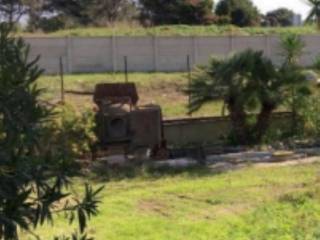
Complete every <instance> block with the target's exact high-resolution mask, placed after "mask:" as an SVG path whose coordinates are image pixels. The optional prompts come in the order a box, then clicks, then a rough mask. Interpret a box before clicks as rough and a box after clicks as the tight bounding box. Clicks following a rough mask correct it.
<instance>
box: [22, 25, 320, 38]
mask: <svg viewBox="0 0 320 240" xmlns="http://www.w3.org/2000/svg"><path fill="white" fill-rule="evenodd" d="M283 33H297V34H317V33H319V32H318V31H317V28H316V27H315V26H302V27H246V28H239V27H235V26H230V25H227V26H216V25H210V26H190V25H165V26H158V27H150V28H144V27H142V26H139V25H130V24H118V25H116V26H115V27H113V28H112V27H104V28H103V27H100V28H93V27H86V28H74V29H66V30H61V31H57V32H53V33H49V34H43V33H20V34H22V35H24V36H37V37H39V36H40V37H41V36H43V37H52V36H58V37H64V36H77V37H106V36H221V35H231V34H233V35H241V36H248V35H273V34H283Z"/></svg>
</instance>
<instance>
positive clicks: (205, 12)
mask: <svg viewBox="0 0 320 240" xmlns="http://www.w3.org/2000/svg"><path fill="white" fill-rule="evenodd" d="M140 4H141V6H142V8H141V18H142V20H145V19H148V20H150V21H151V22H152V23H153V24H156V25H161V24H206V23H208V21H210V19H211V18H212V16H213V13H212V11H213V1H212V0H140Z"/></svg>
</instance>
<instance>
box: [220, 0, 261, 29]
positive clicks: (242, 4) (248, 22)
mask: <svg viewBox="0 0 320 240" xmlns="http://www.w3.org/2000/svg"><path fill="white" fill-rule="evenodd" d="M215 13H216V14H217V15H218V16H227V17H229V18H230V19H231V23H232V24H234V25H237V26H239V27H246V26H254V25H258V24H260V14H259V11H258V9H257V7H256V6H254V4H253V3H252V1H251V0H221V1H220V2H219V3H218V4H217V7H216V11H215Z"/></svg>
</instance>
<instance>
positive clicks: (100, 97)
mask: <svg viewBox="0 0 320 240" xmlns="http://www.w3.org/2000/svg"><path fill="white" fill-rule="evenodd" d="M93 100H94V102H95V104H96V105H97V106H98V111H97V113H96V135H97V137H98V146H99V148H102V149H108V150H109V151H110V152H112V149H119V147H120V148H122V149H123V152H124V153H125V154H129V153H130V152H134V151H135V150H137V149H141V148H143V149H150V150H151V153H152V154H151V155H152V157H153V158H155V159H161V158H166V155H167V154H166V152H167V151H166V146H165V141H164V134H163V126H162V114H161V108H160V106H158V105H146V106H138V101H139V96H138V93H137V89H136V86H135V84H133V83H108V84H98V85H96V87H95V91H94V96H93Z"/></svg>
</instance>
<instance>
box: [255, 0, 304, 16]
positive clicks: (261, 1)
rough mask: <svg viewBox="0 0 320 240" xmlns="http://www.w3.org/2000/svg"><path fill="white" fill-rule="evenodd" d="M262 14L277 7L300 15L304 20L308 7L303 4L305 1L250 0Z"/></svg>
mask: <svg viewBox="0 0 320 240" xmlns="http://www.w3.org/2000/svg"><path fill="white" fill-rule="evenodd" d="M252 1H253V2H254V3H255V5H257V6H258V8H259V9H260V11H261V12H262V13H266V12H268V11H270V10H274V9H276V8H279V7H286V8H289V9H291V10H293V11H294V12H296V13H300V14H302V16H303V17H304V18H305V17H307V15H308V11H309V10H310V7H309V6H308V5H307V4H306V3H305V2H306V0H252Z"/></svg>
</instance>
